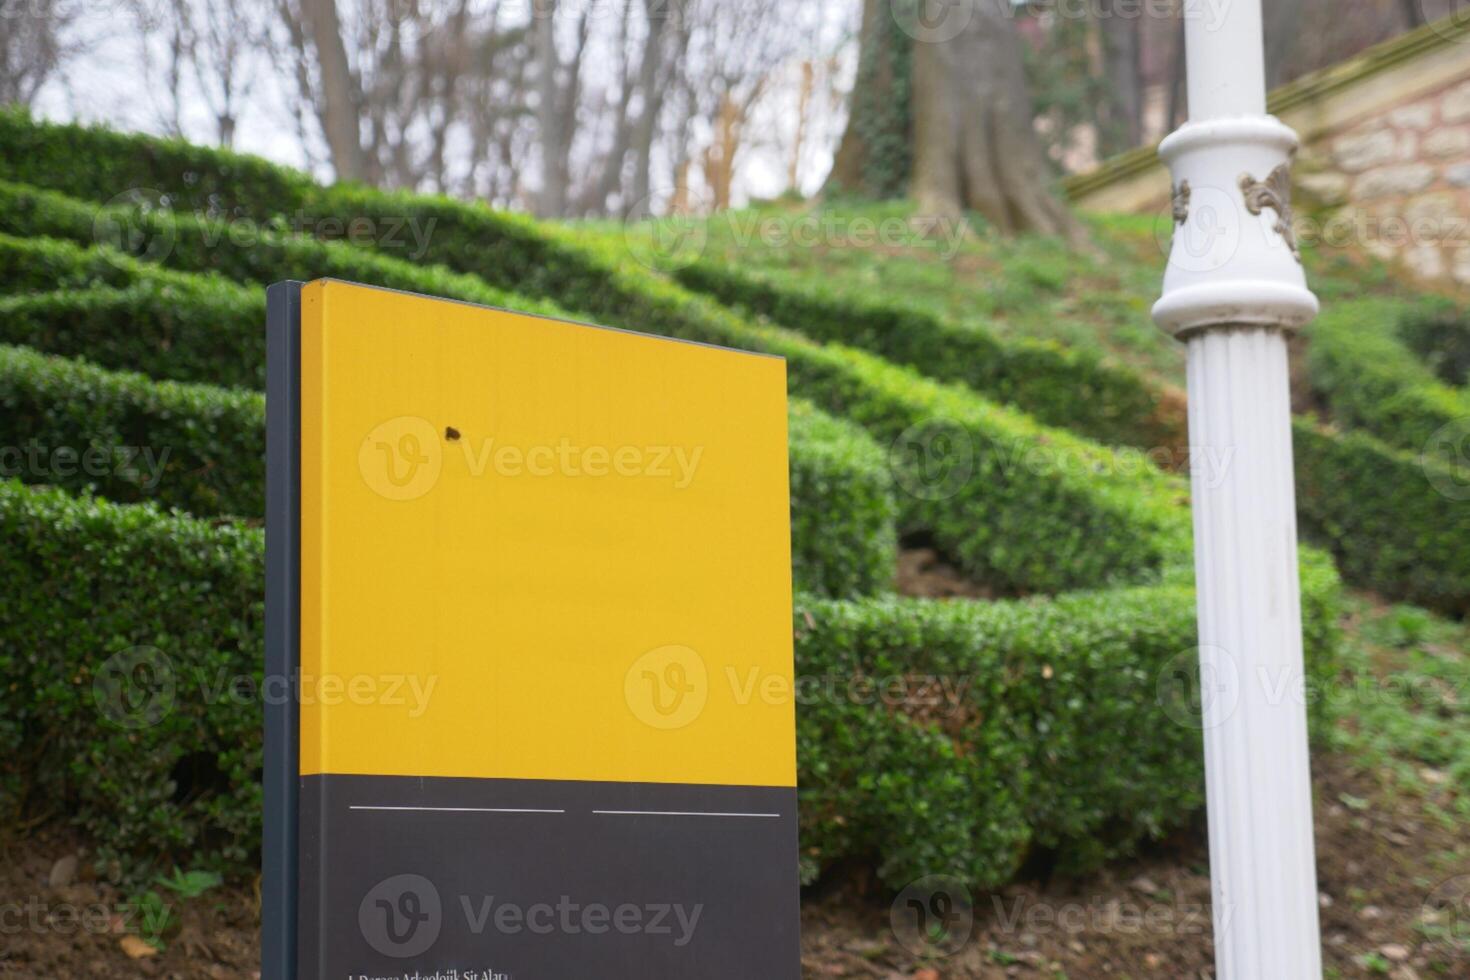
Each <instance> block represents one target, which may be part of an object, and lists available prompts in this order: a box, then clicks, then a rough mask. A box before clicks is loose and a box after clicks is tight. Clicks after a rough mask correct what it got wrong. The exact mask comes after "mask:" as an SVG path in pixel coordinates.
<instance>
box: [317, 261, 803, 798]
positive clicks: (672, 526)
mask: <svg viewBox="0 0 1470 980" xmlns="http://www.w3.org/2000/svg"><path fill="white" fill-rule="evenodd" d="M300 323H301V340H300V392H301V401H300V439H301V444H300V445H301V451H300V461H301V476H300V484H301V485H300V500H301V512H300V521H301V550H300V577H301V599H300V616H301V633H300V670H301V680H300V684H301V708H300V712H301V713H300V736H301V740H300V774H301V775H302V776H303V777H306V776H312V775H317V774H343V775H351V774H361V775H376V776H420V777H432V776H458V777H478V778H496V779H546V780H603V781H625V782H642V783H696V784H710V785H731V786H769V787H794V786H795V785H796V759H795V730H794V706H793V703H792V698H791V697H790V696H789V692H790V691H791V682H792V634H791V598H790V596H791V582H790V575H789V569H790V567H791V562H790V511H789V497H788V486H787V467H786V455H785V446H786V377H785V363H784V362H783V361H782V360H780V359H777V358H771V357H765V356H760V355H752V354H744V353H739V352H733V351H728V350H721V349H717V348H712V347H705V346H701V345H697V344H692V343H684V342H679V341H672V340H667V339H662V338H653V337H646V336H642V335H639V334H633V333H628V332H623V331H618V330H609V329H604V328H599V327H592V326H586V325H582V324H575V323H569V322H563V321H557V320H550V319H545V318H539V317H533V316H526V315H521V314H515V313H508V312H502V311H498V310H491V309H485V308H480V307H474V306H468V305H463V304H458V303H452V302H445V301H437V300H430V299H425V298H422V297H416V296H411V295H406V294H401V293H395V292H391V291H386V290H381V289H373V288H369V287H363V286H355V285H349V284H346V283H339V282H331V281H323V282H314V283H311V284H309V285H307V286H305V287H303V288H302V289H301V320H300ZM775 570H780V572H779V574H775V573H774V572H775ZM780 691H784V692H788V693H787V696H771V694H772V692H780Z"/></svg>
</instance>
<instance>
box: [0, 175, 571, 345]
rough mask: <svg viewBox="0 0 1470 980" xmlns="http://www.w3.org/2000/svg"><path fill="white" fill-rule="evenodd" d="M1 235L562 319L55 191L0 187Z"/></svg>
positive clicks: (498, 293)
mask: <svg viewBox="0 0 1470 980" xmlns="http://www.w3.org/2000/svg"><path fill="white" fill-rule="evenodd" d="M376 220H377V221H378V222H380V223H381V225H382V226H384V227H386V226H388V225H389V224H391V225H392V226H394V227H397V226H398V221H399V219H398V217H397V216H391V215H382V214H380V215H377V216H376ZM343 224H344V227H343V229H342V233H343V234H344V235H346V234H348V231H349V229H348V228H347V227H346V223H343ZM113 226H116V227H121V228H126V229H128V230H129V234H127V235H122V236H118V237H117V238H115V239H114V238H113V236H110V235H106V234H104V235H100V236H99V235H98V233H97V229H98V228H108V227H113ZM0 232H3V233H6V234H9V235H13V236H18V237H23V238H37V237H47V238H52V239H62V240H66V241H71V242H73V243H77V244H81V245H91V244H93V243H94V242H96V241H99V240H100V241H101V242H102V243H104V244H108V245H109V247H112V246H113V244H120V245H121V246H122V247H123V248H125V249H126V250H128V251H131V252H133V253H135V255H136V257H139V258H143V259H147V260H151V261H156V262H159V263H161V264H164V265H166V266H169V267H171V268H173V269H177V270H181V271H186V272H199V273H207V272H215V273H219V274H220V275H223V276H225V277H226V278H229V279H234V280H235V281H236V282H239V283H244V284H252V283H253V284H257V285H269V284H270V283H273V282H278V281H281V280H285V279H346V280H350V281H352V282H358V283H363V284H366V285H370V286H386V287H389V288H391V289H402V290H405V291H409V292H416V293H422V294H424V295H429V296H444V297H449V298H452V299H461V300H465V301H467V302H471V303H480V304H482V305H485V306H496V307H510V306H514V307H515V308H516V309H517V310H518V311H520V312H525V313H538V314H542V315H546V316H562V317H565V316H566V314H565V313H564V312H563V311H562V310H560V309H559V308H558V307H557V306H556V305H554V304H553V303H550V302H544V301H537V300H534V299H529V298H526V297H523V296H517V295H514V294H512V293H508V292H506V291H504V290H501V289H495V288H492V287H490V286H487V285H486V284H485V283H484V282H483V281H482V280H480V279H477V278H475V277H473V276H466V275H460V274H456V273H452V272H449V271H448V270H445V269H442V268H436V267H434V266H424V265H417V264H413V263H410V262H406V261H404V260H402V259H397V258H389V257H387V256H383V255H379V254H377V253H375V252H373V251H369V250H366V249H362V248H357V247H355V246H354V245H352V244H350V243H349V242H345V241H343V242H329V241H318V240H316V239H314V238H309V237H304V236H301V235H297V234H292V233H288V232H282V231H277V230H275V229H274V228H273V227H271V226H269V225H267V224H260V223H257V222H255V221H253V220H252V219H250V218H248V217H241V218H236V219H234V220H233V221H230V222H226V221H220V220H215V219H211V218H203V217H198V216H196V215H191V214H187V213H175V212H171V211H156V210H155V211H140V210H137V209H134V208H131V207H128V206H125V205H119V206H114V207H96V206H94V205H91V204H87V203H84V202H83V201H78V200H75V199H73V198H70V197H67V196H65V195H63V194H59V193H56V192H54V191H45V190H37V189H35V188H31V187H26V186H23V185H19V184H11V183H8V182H5V181H0ZM112 275H113V276H120V273H113V274H112ZM110 281H111V280H110ZM48 288H54V285H52V286H50V287H48ZM12 289H13V287H12Z"/></svg>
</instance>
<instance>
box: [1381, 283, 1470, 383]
mask: <svg viewBox="0 0 1470 980" xmlns="http://www.w3.org/2000/svg"><path fill="white" fill-rule="evenodd" d="M1398 333H1399V336H1400V337H1401V338H1403V341H1404V343H1405V344H1407V345H1408V346H1409V349H1410V350H1412V351H1413V352H1414V353H1415V354H1417V355H1419V359H1420V360H1421V361H1423V362H1424V363H1425V365H1427V366H1428V367H1429V369H1430V370H1431V371H1433V372H1434V373H1435V374H1436V375H1437V376H1438V377H1439V379H1440V380H1441V381H1443V382H1444V383H1445V384H1447V385H1452V386H1454V387H1457V388H1463V387H1464V386H1465V385H1467V384H1470V317H1467V316H1466V315H1465V312H1464V311H1463V310H1460V309H1457V308H1456V307H1455V306H1454V305H1453V304H1451V303H1435V304H1426V305H1425V306H1423V307H1422V308H1418V309H1414V310H1411V311H1409V312H1408V313H1407V314H1406V315H1405V316H1403V317H1402V318H1400V320H1399V324H1398Z"/></svg>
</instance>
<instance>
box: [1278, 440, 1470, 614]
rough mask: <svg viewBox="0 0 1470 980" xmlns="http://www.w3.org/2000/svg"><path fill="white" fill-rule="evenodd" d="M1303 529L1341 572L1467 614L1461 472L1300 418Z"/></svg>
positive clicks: (1467, 529)
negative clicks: (1334, 559) (1326, 550)
mask: <svg viewBox="0 0 1470 980" xmlns="http://www.w3.org/2000/svg"><path fill="white" fill-rule="evenodd" d="M1292 441H1293V445H1294V448H1295V450H1296V481H1297V513H1298V519H1299V520H1300V522H1301V527H1302V531H1303V532H1304V533H1305V534H1306V536H1307V537H1308V538H1310V539H1311V540H1313V541H1319V542H1321V543H1323V544H1324V545H1325V546H1327V547H1329V548H1331V549H1332V551H1333V553H1334V554H1335V555H1337V559H1338V562H1339V564H1340V566H1341V568H1342V574H1343V577H1344V578H1346V579H1347V580H1348V581H1350V582H1355V583H1358V584H1361V585H1363V586H1366V587H1368V588H1371V589H1374V590H1376V591H1378V592H1381V593H1383V594H1385V595H1391V596H1395V597H1399V598H1404V599H1409V600H1411V601H1413V602H1416V603H1418V604H1420V605H1423V606H1428V607H1430V608H1433V609H1439V610H1443V611H1445V612H1449V613H1456V614H1462V615H1463V614H1465V613H1467V612H1470V546H1467V544H1466V543H1467V542H1470V482H1467V481H1466V478H1465V471H1464V470H1463V469H1461V470H1459V471H1458V472H1456V471H1453V470H1451V469H1449V468H1447V467H1442V466H1440V465H1439V464H1438V463H1437V462H1435V461H1433V460H1421V459H1419V458H1417V457H1415V456H1412V455H1410V454H1408V453H1404V452H1400V451H1397V450H1395V449H1393V448H1392V447H1390V446H1386V445H1384V444H1383V443H1382V442H1379V441H1378V440H1376V439H1374V438H1372V437H1371V436H1368V435H1366V434H1364V433H1360V432H1349V433H1345V434H1344V433H1334V432H1328V431H1325V430H1323V429H1322V428H1320V427H1319V426H1317V425H1315V424H1314V423H1312V422H1311V421H1310V420H1308V419H1301V418H1299V419H1297V420H1296V421H1295V424H1294V426H1293V432H1292Z"/></svg>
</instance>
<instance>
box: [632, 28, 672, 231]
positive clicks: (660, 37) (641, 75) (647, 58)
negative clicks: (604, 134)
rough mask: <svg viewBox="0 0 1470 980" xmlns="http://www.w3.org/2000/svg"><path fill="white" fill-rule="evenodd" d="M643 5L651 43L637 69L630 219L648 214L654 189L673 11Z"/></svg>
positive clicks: (645, 49)
mask: <svg viewBox="0 0 1470 980" xmlns="http://www.w3.org/2000/svg"><path fill="white" fill-rule="evenodd" d="M644 6H645V7H646V8H647V10H648V21H649V23H648V44H647V45H646V46H645V48H644V52H643V63H642V64H641V65H639V66H638V87H639V88H640V89H642V91H643V110H642V111H641V112H640V113H639V115H638V122H637V124H636V125H635V126H634V127H633V188H632V191H631V193H630V194H629V195H628V201H627V202H625V203H624V205H623V214H624V216H625V217H629V218H643V217H646V216H647V215H648V212H649V208H650V202H649V200H648V198H649V195H650V194H651V193H652V190H653V187H652V184H653V138H654V135H655V134H656V133H657V132H658V117H659V115H660V114H661V113H662V112H663V108H664V86H663V85H661V84H660V79H661V78H662V77H663V75H664V72H663V57H662V55H663V50H664V28H665V27H666V26H667V25H668V22H669V16H670V12H669V9H668V5H667V4H663V3H659V2H657V0H648V2H646V3H645V4H644ZM680 56H681V57H682V52H680Z"/></svg>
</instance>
